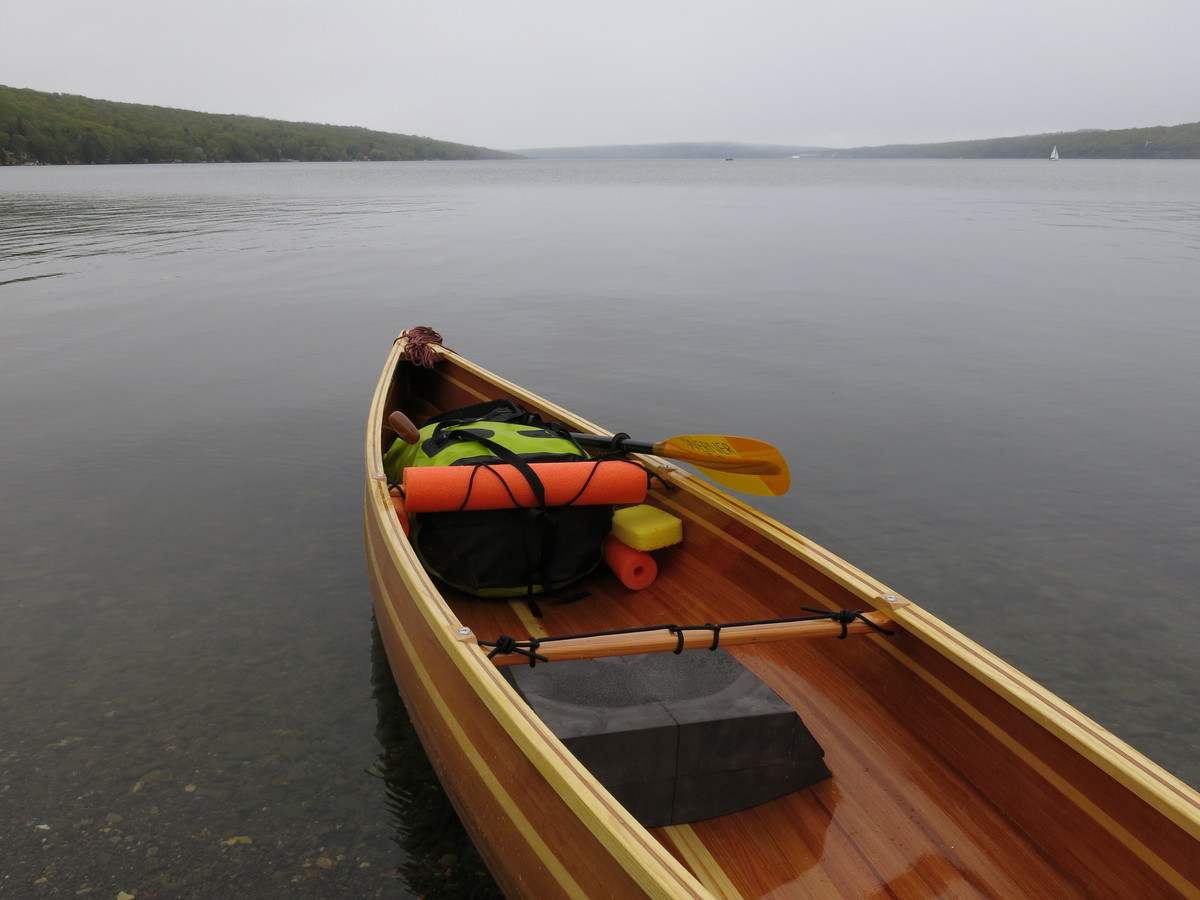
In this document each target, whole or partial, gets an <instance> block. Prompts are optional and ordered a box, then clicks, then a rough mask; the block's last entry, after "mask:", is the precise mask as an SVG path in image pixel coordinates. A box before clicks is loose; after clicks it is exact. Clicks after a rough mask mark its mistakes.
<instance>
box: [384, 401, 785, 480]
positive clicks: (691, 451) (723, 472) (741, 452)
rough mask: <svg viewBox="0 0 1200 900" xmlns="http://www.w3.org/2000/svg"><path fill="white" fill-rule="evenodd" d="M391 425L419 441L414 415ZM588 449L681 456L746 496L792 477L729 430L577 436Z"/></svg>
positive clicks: (768, 452)
mask: <svg viewBox="0 0 1200 900" xmlns="http://www.w3.org/2000/svg"><path fill="white" fill-rule="evenodd" d="M387 427H388V428H389V429H390V430H392V431H394V432H395V433H396V434H398V435H399V436H400V438H401V440H403V441H405V442H406V443H409V444H414V443H416V442H417V441H418V440H419V439H420V432H419V431H418V430H417V427H416V426H415V425H414V424H413V423H412V421H411V420H410V419H409V418H408V416H406V415H404V413H402V412H400V411H399V410H396V411H395V412H393V413H391V415H389V416H388V419H387ZM571 437H573V438H575V440H576V441H578V442H579V443H580V444H583V445H584V446H587V447H607V448H608V449H610V450H619V451H621V452H623V453H649V454H650V455H652V456H661V457H664V458H665V459H677V460H679V461H681V462H685V463H690V464H691V465H693V466H695V467H696V468H697V469H699V470H700V471H701V472H703V473H704V474H705V475H707V476H708V477H709V478H711V479H712V480H713V481H715V482H716V483H717V484H720V485H724V486H725V487H727V488H731V489H733V490H735V491H740V492H742V493H744V494H758V495H760V496H763V497H779V496H781V495H782V494H786V493H787V491H788V488H789V487H790V486H791V483H792V477H791V474H790V473H789V472H788V466H787V461H786V460H785V459H784V458H783V454H782V453H780V452H779V451H778V450H776V449H775V448H774V447H772V446H771V445H770V444H768V443H767V442H766V441H759V440H755V439H754V438H748V437H735V436H734V435H729V434H680V435H676V436H675V437H671V438H667V439H666V440H665V441H659V442H658V443H657V444H652V443H650V442H648V441H635V440H633V439H632V438H630V437H629V436H628V435H625V434H620V435H617V436H616V437H612V436H610V435H607V434H572V435H571Z"/></svg>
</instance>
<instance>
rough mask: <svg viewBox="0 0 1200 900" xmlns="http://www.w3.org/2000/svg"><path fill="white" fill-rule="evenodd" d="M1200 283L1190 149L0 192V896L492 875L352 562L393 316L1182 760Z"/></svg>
mask: <svg viewBox="0 0 1200 900" xmlns="http://www.w3.org/2000/svg"><path fill="white" fill-rule="evenodd" d="M1198 281H1200V164H1197V163H1195V162H1076V161H1063V162H1060V163H1057V164H1053V165H1051V164H1049V163H1046V162H1044V161H1040V160H1039V161H1020V162H1016V161H1014V162H979V161H969V162H878V161H853V160H845V161H838V160H778V161H741V160H739V161H737V162H735V163H726V162H723V161H713V162H707V161H688V162H636V163H635V162H608V163H578V162H552V161H538V162H532V161H531V162H508V163H505V162H489V163H449V164H441V163H409V164H369V165H366V164H362V165H353V164H347V165H340V164H326V165H304V164H294V165H246V166H188V167H184V166H174V167H171V166H138V167H89V168H20V169H6V170H0V366H2V370H0V371H2V379H3V388H2V390H0V422H3V430H2V437H0V464H2V465H3V469H4V477H3V479H0V504H2V505H0V509H2V510H3V513H2V515H0V538H2V539H0V612H2V614H3V622H4V627H3V629H2V630H0V842H2V846H3V848H4V850H3V863H0V895H2V896H14V897H17V896H20V897H24V896H46V897H68V896H71V897H73V896H76V895H77V894H80V893H84V892H89V891H90V892H93V893H96V894H97V895H99V896H115V895H116V893H117V892H118V891H127V892H130V893H133V892H135V891H136V892H139V896H146V897H153V896H179V897H207V896H225V895H226V893H227V892H228V891H229V890H230V889H231V888H232V889H234V890H237V891H240V892H241V893H242V894H243V895H245V896H255V897H339V898H340V897H347V898H349V897H368V896H387V897H401V898H404V897H410V896H414V895H415V894H416V893H425V892H427V893H429V894H430V895H431V896H452V895H455V893H456V892H457V894H459V895H464V894H470V893H472V892H475V891H483V890H485V887H481V885H484V886H485V885H486V879H485V878H482V877H480V876H479V875H477V873H476V871H475V870H476V869H477V863H476V862H475V861H474V860H472V859H471V858H470V855H469V853H467V852H465V851H463V850H462V849H461V848H459V847H456V846H454V845H453V844H451V843H449V841H450V840H451V838H449V837H447V838H445V839H444V840H443V838H442V836H441V835H442V834H443V832H444V830H445V829H444V828H443V825H444V823H443V821H442V820H443V819H444V817H445V813H444V807H442V806H439V805H437V804H432V803H429V802H427V800H428V798H429V797H431V796H434V795H436V794H437V788H436V785H435V784H434V783H433V782H432V781H431V780H430V777H429V775H428V772H427V770H426V769H424V768H422V765H421V760H420V755H419V753H418V751H417V750H416V745H415V743H414V741H413V739H412V736H411V733H409V732H406V731H405V730H404V727H403V716H402V714H400V713H398V712H397V709H396V704H395V702H394V699H393V698H392V697H391V694H390V691H391V686H390V684H389V683H388V681H387V675H386V672H384V671H383V667H382V666H380V665H379V662H380V659H379V656H378V648H377V646H374V645H373V635H372V621H371V610H370V601H369V595H368V591H367V587H366V581H365V572H364V565H363V562H362V550H361V536H360V527H361V526H360V520H359V517H360V499H359V498H360V490H361V488H360V475H361V473H360V444H361V435H362V432H363V426H364V416H365V413H366V406H367V402H368V399H369V395H370V392H371V390H372V387H373V384H374V381H375V379H376V378H377V375H378V371H379V368H380V367H381V365H382V363H383V359H384V356H385V354H386V353H387V350H388V348H389V345H390V343H391V340H392V338H393V337H394V336H395V334H396V333H397V332H399V331H400V330H401V329H403V328H406V327H410V326H412V325H417V324H427V325H432V326H434V327H436V328H437V329H438V330H440V331H441V332H442V334H443V335H445V337H446V342H447V344H448V345H449V346H451V347H453V348H455V349H457V350H459V351H461V352H464V353H466V354H467V355H468V356H470V357H472V358H474V359H476V360H477V361H479V362H481V363H483V364H485V365H488V366H490V367H492V368H494V369H496V370H498V371H500V372H501V373H502V374H504V375H505V376H507V377H509V378H511V379H513V380H515V381H517V382H518V383H522V384H524V385H526V386H527V387H529V388H531V389H533V390H535V391H537V392H539V393H542V394H546V395H548V396H551V397H553V398H554V399H556V400H558V401H559V402H562V403H564V404H565V405H566V406H568V407H571V408H573V409H575V410H577V411H578V412H580V413H581V414H583V415H585V416H586V417H587V418H589V419H592V420H595V421H599V422H602V423H604V424H606V425H608V426H609V427H611V428H614V429H619V430H624V431H628V432H630V433H632V434H634V435H635V436H643V437H646V438H649V439H654V438H661V437H666V436H669V435H671V434H676V433H682V432H689V431H719V432H726V433H743V434H748V435H753V436H756V437H761V438H763V439H765V440H768V441H770V442H772V443H773V444H775V445H776V446H778V447H780V448H781V449H782V450H783V451H784V452H785V454H786V455H787V456H788V458H789V460H790V462H791V464H792V470H793V481H794V487H793V490H792V492H791V494H790V495H789V496H788V497H785V498H779V499H776V500H767V501H764V502H762V503H761V504H760V505H761V506H762V507H763V508H765V509H766V510H767V511H768V512H770V513H771V514H773V515H775V516H777V517H779V518H781V519H782V520H783V521H785V522H787V523H788V524H790V525H792V526H793V527H795V528H797V529H798V530H800V531H801V532H803V533H805V534H807V535H808V536H809V537H811V538H813V539H815V540H817V541H820V542H821V543H824V544H826V545H827V546H829V547H830V548H831V549H833V550H834V551H836V552H838V553H840V554H842V555H843V556H845V557H847V558H848V559H849V560H850V561H851V562H853V563H855V564H857V565H858V566H860V567H861V568H864V569H866V570H868V571H870V572H871V573H872V574H874V575H876V576H877V577H879V578H881V579H883V580H884V581H885V582H887V583H888V584H890V585H891V586H892V587H893V588H895V589H896V590H898V591H900V592H902V593H904V594H906V595H908V596H909V597H911V598H912V599H914V600H916V601H918V602H920V603H922V604H924V605H926V606H928V607H929V608H931V609H932V610H933V611H934V612H935V613H937V614H938V615H940V616H942V617H943V618H945V619H947V620H948V621H949V622H950V623H951V624H953V625H955V626H956V627H958V628H960V629H962V630H963V631H965V632H966V633H967V634H968V635H969V636H971V637H973V638H975V639H976V640H978V641H980V642H981V643H983V644H984V645H985V646H986V647H988V648H989V649H991V650H993V651H996V652H997V653H999V654H1000V655H1002V656H1003V657H1005V658H1006V659H1007V660H1009V661H1010V662H1012V663H1013V664H1015V665H1017V666H1018V667H1020V668H1021V669H1023V670H1025V671H1026V672H1028V673H1029V674H1030V675H1032V676H1033V677H1035V678H1037V679H1039V680H1040V681H1042V682H1044V683H1045V684H1046V685H1047V686H1049V687H1050V688H1051V689H1053V690H1055V691H1056V692H1058V693H1060V694H1062V695H1063V696H1064V697H1066V698H1067V699H1068V700H1070V701H1071V702H1073V703H1075V704H1076V705H1078V706H1079V707H1081V708H1082V709H1083V710H1084V711H1085V712H1086V713H1088V714H1089V715H1091V716H1092V717H1094V718H1096V719H1097V720H1099V721H1100V722H1101V723H1103V724H1104V725H1106V726H1108V727H1110V728H1112V729H1113V730H1114V731H1116V732H1117V733H1118V734H1120V735H1121V736H1122V737H1124V738H1125V739H1127V740H1128V741H1130V742H1131V743H1132V744H1134V745H1135V746H1136V747H1138V748H1139V749H1141V750H1143V751H1144V752H1146V753H1148V754H1149V755H1150V756H1151V757H1153V758H1154V759H1155V760H1157V761H1158V762H1160V763H1161V764H1162V765H1164V766H1166V767H1167V768H1168V769H1170V770H1171V771H1173V772H1175V773H1176V774H1178V775H1179V776H1180V777H1182V778H1184V779H1186V780H1188V781H1189V782H1191V783H1193V784H1200V674H1198V673H1197V671H1196V666H1195V663H1194V660H1195V658H1196V651H1195V647H1196V644H1197V641H1198V640H1200V625H1197V624H1196V617H1195V615H1194V611H1195V605H1196V601H1195V600H1194V594H1195V590H1194V586H1195V585H1196V584H1197V583H1198V582H1200V563H1198V561H1197V560H1198V555H1197V552H1196V548H1197V546H1198V545H1200V466H1198V464H1197V452H1196V447H1197V441H1198V439H1200V419H1198V418H1197V416H1196V410H1197V408H1198V407H1200V354H1198V353H1197V352H1196V347H1197V343H1198V341H1197V339H1198V338H1200V307H1198V305H1197V301H1196V284H1197V282H1198ZM373 660H374V665H373ZM423 815H428V816H432V817H434V818H433V819H426V818H423V817H422V816H423ZM425 863H429V865H424V864H425ZM397 868H402V869H404V870H405V871H406V872H407V873H408V876H409V880H408V881H407V882H406V881H405V880H404V879H401V878H397V877H396V875H397V872H396V870H397Z"/></svg>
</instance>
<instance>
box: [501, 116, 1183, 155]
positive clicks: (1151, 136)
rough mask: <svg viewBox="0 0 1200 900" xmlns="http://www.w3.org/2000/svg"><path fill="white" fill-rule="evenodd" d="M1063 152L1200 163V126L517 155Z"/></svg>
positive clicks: (569, 149) (625, 146)
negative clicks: (877, 143)
mask: <svg viewBox="0 0 1200 900" xmlns="http://www.w3.org/2000/svg"><path fill="white" fill-rule="evenodd" d="M1055 146H1057V147H1058V152H1059V155H1060V156H1062V157H1063V158H1064V159H1200V123H1193V124H1190V125H1158V126H1154V127H1152V128H1124V129H1119V130H1115V131H1101V130H1085V131H1070V132H1065V131H1062V132H1051V133H1048V134H1032V135H1022V136H1020V137H1004V138H985V139H982V140H972V141H950V142H945V143H938V144H889V145H886V146H881V147H853V148H849V149H843V150H836V149H832V148H828V147H792V146H777V145H771V144H734V143H718V142H709V143H691V144H636V145H628V144H622V145H614V146H600V147H544V148H539V149H532V150H517V151H514V152H516V153H519V154H521V155H522V156H530V157H534V158H537V159H721V158H724V157H733V158H734V159H756V158H759V159H761V158H765V159H771V158H773V159H780V158H786V157H789V156H809V157H813V156H820V157H864V158H873V159H1045V158H1047V157H1048V156H1049V155H1050V151H1051V149H1053V148H1054V147H1055Z"/></svg>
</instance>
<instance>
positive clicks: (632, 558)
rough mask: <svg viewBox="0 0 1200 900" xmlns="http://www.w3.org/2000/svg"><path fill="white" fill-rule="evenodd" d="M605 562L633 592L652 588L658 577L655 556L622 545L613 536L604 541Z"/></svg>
mask: <svg viewBox="0 0 1200 900" xmlns="http://www.w3.org/2000/svg"><path fill="white" fill-rule="evenodd" d="M604 562H605V563H607V565H608V567H609V568H610V569H612V571H613V574H614V575H616V576H617V578H619V579H621V584H623V585H625V587H627V588H629V589H630V590H631V591H640V590H641V589H642V588H647V587H650V585H652V584H654V579H655V578H657V577H658V563H656V562H655V561H654V557H653V556H651V555H650V554H649V553H644V552H643V551H641V550H634V549H633V548H632V547H630V546H629V545H628V544H622V543H621V542H620V541H619V540H617V539H616V538H615V537H613V536H612V535H611V534H610V535H609V536H608V537H606V538H605V539H604Z"/></svg>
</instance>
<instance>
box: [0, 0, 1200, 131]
mask: <svg viewBox="0 0 1200 900" xmlns="http://www.w3.org/2000/svg"><path fill="white" fill-rule="evenodd" d="M8 6H9V8H8V9H6V10H5V13H4V16H3V22H4V40H3V50H2V51H0V84H7V85H9V86H12V87H24V88H33V89H35V90H40V91H57V92H63V93H70V94H82V95H84V96H88V97H96V98H99V99H103V100H121V101H126V102H130V103H150V104H155V105H159V106H173V107H179V108H183V109H194V110H200V111H204V112H219V113H244V114H247V115H255V116H266V117H269V118H274V119H290V120H298V121H308V122H327V123H333V124H339V125H364V126H367V127H370V128H375V129H379V130H382V131H394V132H401V133H404V134H419V135H425V136H428V137H434V138H439V139H443V140H449V141H457V142H461V143H466V144H477V145H481V146H486V147H493V148H500V149H513V148H525V147H554V146H576V145H585V144H624V143H657V142H664V141H710V140H711V141H742V142H753V143H778V144H800V145H818V146H832V147H850V146H863V145H872V144H883V143H899V142H904V143H907V142H921V143H924V142H932V141H945V140H956V139H962V138H985V137H1001V136H1008V135H1017V134H1033V133H1040V132H1048V131H1072V130H1075V129H1078V128H1106V129H1108V128H1127V127H1140V126H1146V125H1178V124H1182V123H1185V122H1195V121H1200V77H1198V75H1200V50H1198V49H1197V46H1198V45H1197V35H1200V0H988V2H979V0H825V2H822V3H815V2H812V0H722V2H717V0H605V2H593V3H588V4H583V3H580V2H577V0H509V2H502V0H421V2H415V0H355V2H353V3H346V4H340V5H335V4H333V3H330V2H328V0H320V2H317V0H204V2H198V3H178V2H169V0H112V2H108V3H96V2H94V0H86V2H85V0H53V2H50V0H43V2H20V3H18V2H13V3H11V4H8Z"/></svg>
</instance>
